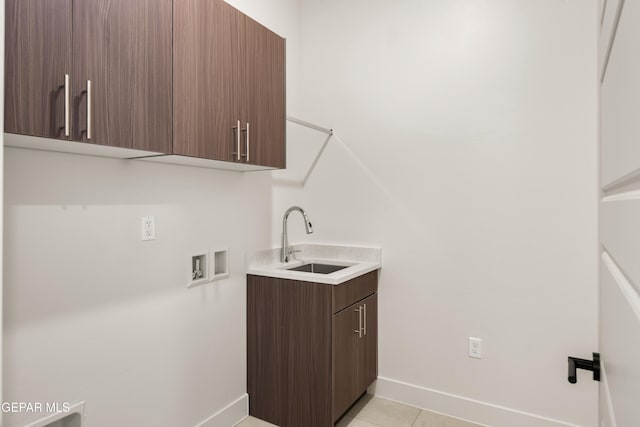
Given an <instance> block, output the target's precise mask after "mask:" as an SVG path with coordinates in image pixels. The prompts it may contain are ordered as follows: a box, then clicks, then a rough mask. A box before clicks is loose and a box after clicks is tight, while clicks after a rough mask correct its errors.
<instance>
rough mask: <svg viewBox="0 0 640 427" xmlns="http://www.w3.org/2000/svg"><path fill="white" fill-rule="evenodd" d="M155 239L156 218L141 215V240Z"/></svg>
mask: <svg viewBox="0 0 640 427" xmlns="http://www.w3.org/2000/svg"><path fill="white" fill-rule="evenodd" d="M155 239H156V218H155V217H153V216H143V217H142V240H155Z"/></svg>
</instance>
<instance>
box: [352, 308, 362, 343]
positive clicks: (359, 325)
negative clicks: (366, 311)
mask: <svg viewBox="0 0 640 427" xmlns="http://www.w3.org/2000/svg"><path fill="white" fill-rule="evenodd" d="M353 311H357V312H358V329H355V330H354V331H353V332H355V333H356V334H358V338H362V306H358V309H357V310H355V309H354V310H353Z"/></svg>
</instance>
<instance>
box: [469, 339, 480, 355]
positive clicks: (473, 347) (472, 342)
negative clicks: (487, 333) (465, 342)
mask: <svg viewBox="0 0 640 427" xmlns="http://www.w3.org/2000/svg"><path fill="white" fill-rule="evenodd" d="M469 357H473V358H475V359H482V338H473V337H469Z"/></svg>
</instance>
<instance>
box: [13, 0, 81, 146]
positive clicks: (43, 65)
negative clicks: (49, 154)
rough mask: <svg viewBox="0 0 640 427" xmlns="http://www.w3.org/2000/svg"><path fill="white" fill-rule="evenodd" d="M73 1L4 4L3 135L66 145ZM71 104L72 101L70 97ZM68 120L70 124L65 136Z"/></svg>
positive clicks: (22, 0) (17, 0) (26, 0)
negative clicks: (37, 138)
mask: <svg viewBox="0 0 640 427" xmlns="http://www.w3.org/2000/svg"><path fill="white" fill-rule="evenodd" d="M71 3H72V1H71V0H6V9H5V12H6V17H5V21H6V22H5V51H4V53H5V61H4V64H5V92H4V102H5V104H4V126H5V131H6V132H10V133H17V134H23V135H33V136H41V137H46V138H63V139H68V138H69V135H70V134H71V128H70V126H71V123H70V122H71V116H70V113H71V112H70V111H69V109H68V108H67V109H66V110H65V91H66V90H70V89H71V88H70V87H69V86H67V87H65V80H66V81H67V83H68V82H69V80H70V78H69V77H66V78H65V76H69V75H70V74H71V13H72V4H71ZM66 94H67V98H69V97H70V96H71V93H70V92H66ZM65 116H66V118H67V124H66V132H65Z"/></svg>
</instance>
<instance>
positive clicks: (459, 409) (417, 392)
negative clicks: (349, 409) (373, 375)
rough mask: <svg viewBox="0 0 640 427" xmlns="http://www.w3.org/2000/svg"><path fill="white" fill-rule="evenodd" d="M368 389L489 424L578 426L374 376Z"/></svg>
mask: <svg viewBox="0 0 640 427" xmlns="http://www.w3.org/2000/svg"><path fill="white" fill-rule="evenodd" d="M369 392H370V393H371V394H374V395H376V396H379V397H382V398H385V399H389V400H395V401H396V402H400V403H404V404H407V405H411V406H415V407H418V408H422V409H426V410H428V411H433V412H439V413H441V414H445V415H449V416H451V417H454V418H459V419H462V420H465V421H469V422H472V423H476V424H481V425H485V426H491V427H513V426H518V427H579V426H577V425H576V424H570V423H566V422H563V421H559V420H554V419H551V418H546V417H542V416H539V415H535V414H530V413H527V412H522V411H517V410H515V409H511V408H506V407H504V406H498V405H493V404H491V403H486V402H481V401H478V400H473V399H469V398H466V397H462V396H457V395H454V394H450V393H445V392H441V391H437V390H432V389H429V388H425V387H421V386H417V385H413V384H407V383H404V382H401V381H396V380H392V379H389V378H384V377H378V381H377V382H376V383H374V385H373V386H371V388H370V390H369Z"/></svg>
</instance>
